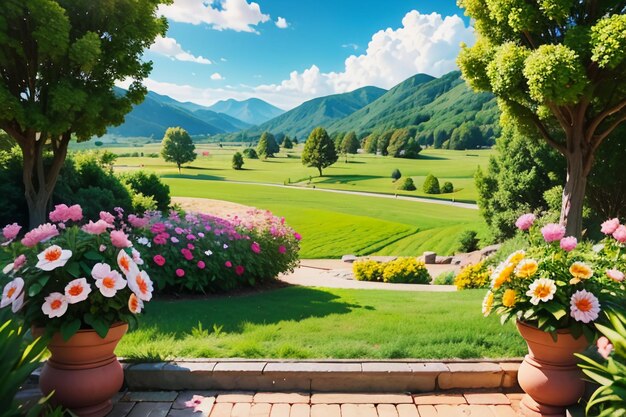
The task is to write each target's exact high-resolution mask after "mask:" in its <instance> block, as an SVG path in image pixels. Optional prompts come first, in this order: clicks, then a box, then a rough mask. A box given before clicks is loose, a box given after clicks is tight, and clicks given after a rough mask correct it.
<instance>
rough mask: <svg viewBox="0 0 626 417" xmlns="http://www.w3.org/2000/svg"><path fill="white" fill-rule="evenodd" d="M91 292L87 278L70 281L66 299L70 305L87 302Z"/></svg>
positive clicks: (66, 289) (66, 290)
mask: <svg viewBox="0 0 626 417" xmlns="http://www.w3.org/2000/svg"><path fill="white" fill-rule="evenodd" d="M90 292H91V286H90V285H89V284H88V283H87V280H86V279H85V278H78V279H75V280H73V281H70V282H69V283H68V284H67V285H66V286H65V298H66V299H67V302H68V303H69V304H76V303H80V302H81V301H85V300H86V299H87V297H88V296H89V293H90Z"/></svg>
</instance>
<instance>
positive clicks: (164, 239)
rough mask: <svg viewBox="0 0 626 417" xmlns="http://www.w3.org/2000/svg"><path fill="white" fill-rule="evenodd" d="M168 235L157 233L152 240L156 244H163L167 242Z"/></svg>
mask: <svg viewBox="0 0 626 417" xmlns="http://www.w3.org/2000/svg"><path fill="white" fill-rule="evenodd" d="M169 237H170V235H168V234H167V233H159V234H158V235H156V236H155V237H154V238H153V239H152V240H153V241H154V243H155V244H157V245H165V244H166V243H167V239H168V238H169Z"/></svg>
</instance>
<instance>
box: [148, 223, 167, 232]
mask: <svg viewBox="0 0 626 417" xmlns="http://www.w3.org/2000/svg"><path fill="white" fill-rule="evenodd" d="M150 231H151V232H152V233H155V234H159V233H164V232H165V225H164V224H163V223H155V224H153V225H152V227H151V228H150Z"/></svg>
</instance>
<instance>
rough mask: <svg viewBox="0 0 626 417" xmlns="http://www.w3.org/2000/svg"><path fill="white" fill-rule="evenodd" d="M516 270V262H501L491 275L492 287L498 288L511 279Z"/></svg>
mask: <svg viewBox="0 0 626 417" xmlns="http://www.w3.org/2000/svg"><path fill="white" fill-rule="evenodd" d="M514 270H515V265H514V264H505V263H504V262H503V263H501V264H500V265H499V266H498V267H497V268H496V270H495V271H494V272H493V274H492V275H491V288H493V289H494V290H497V289H498V288H500V287H501V286H502V284H504V283H505V282H507V281H509V279H510V278H511V274H512V273H513V271H514Z"/></svg>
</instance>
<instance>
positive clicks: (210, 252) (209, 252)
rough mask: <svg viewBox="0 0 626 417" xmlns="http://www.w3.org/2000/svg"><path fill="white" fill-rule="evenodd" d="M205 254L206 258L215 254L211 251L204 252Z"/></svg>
mask: <svg viewBox="0 0 626 417" xmlns="http://www.w3.org/2000/svg"><path fill="white" fill-rule="evenodd" d="M204 254H205V255H206V256H211V255H213V252H212V251H211V250H208V251H206V252H204Z"/></svg>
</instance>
